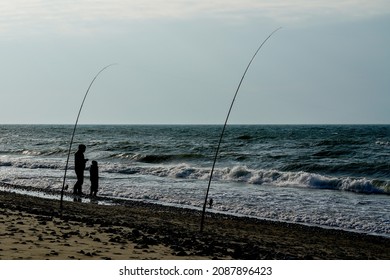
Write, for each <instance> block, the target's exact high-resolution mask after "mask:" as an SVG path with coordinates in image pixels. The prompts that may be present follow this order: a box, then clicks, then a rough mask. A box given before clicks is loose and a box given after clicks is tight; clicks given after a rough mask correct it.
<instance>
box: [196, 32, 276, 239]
mask: <svg viewBox="0 0 390 280" xmlns="http://www.w3.org/2000/svg"><path fill="white" fill-rule="evenodd" d="M279 29H281V27H279V28H277V29H275V30H274V31H272V32H271V34H270V35H268V37H267V38H266V39H265V40H264V41H263V42H262V43H261V44H260V46H259V47H258V48H257V50H256V52H255V54H254V55H253V56H252V59H251V60H250V61H249V63H248V65H247V67H246V69H245V71H244V74H243V75H242V77H241V80H240V82H239V84H238V87H237V89H236V93H235V94H234V97H233V100H232V103H231V104H230V108H229V111H228V114H227V116H226V119H225V124H224V126H223V128H222V132H221V135H220V137H219V142H218V146H217V149H216V151H215V156H214V161H213V166H212V168H211V172H210V177H209V183H208V186H207V191H206V196H205V199H204V204H203V211H202V219H201V222H200V232H202V231H203V226H204V217H205V213H206V205H207V199H208V196H209V191H210V185H211V180H212V178H213V173H214V169H215V163H216V162H217V157H218V152H219V149H220V147H221V143H222V138H223V135H224V133H225V129H226V125H227V122H228V120H229V116H230V113H231V111H232V108H233V104H234V101H235V100H236V97H237V94H238V91H239V90H240V87H241V84H242V81H243V80H244V78H245V75H246V72H248V69H249V67H250V66H251V64H252V61H253V60H254V59H255V57H256V55H257V53H258V52H259V51H260V49H261V48H262V47H263V45H264V44H265V42H267V41H268V39H269V38H270V37H271V36H272V35H273V34H274V33H275V32H276V31H278V30H279Z"/></svg>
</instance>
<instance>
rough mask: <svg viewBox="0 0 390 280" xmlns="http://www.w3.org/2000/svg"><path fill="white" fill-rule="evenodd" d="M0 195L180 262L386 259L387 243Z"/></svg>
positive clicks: (11, 203)
mask: <svg viewBox="0 0 390 280" xmlns="http://www.w3.org/2000/svg"><path fill="white" fill-rule="evenodd" d="M59 204H60V202H59V201H58V200H53V199H46V198H40V197H32V196H28V195H22V194H16V193H10V192H3V191H0V209H10V210H17V211H22V212H26V213H29V214H33V215H39V216H44V217H46V218H48V219H54V218H60V217H61V220H62V221H64V222H65V223H67V222H71V221H77V222H82V223H84V224H85V225H87V226H88V225H90V226H92V225H95V226H98V227H104V228H107V227H108V228H110V227H120V228H123V229H124V228H126V229H128V232H131V233H132V234H126V235H123V234H121V232H120V230H115V231H114V232H113V234H116V235H115V236H116V237H115V238H116V239H117V241H118V242H128V243H133V244H135V246H138V247H139V248H153V247H155V246H158V245H164V246H167V247H169V248H170V249H171V250H172V252H171V255H172V258H173V256H175V258H177V257H178V256H179V257H182V258H183V259H186V258H192V259H194V258H195V259H196V258H197V256H198V257H199V258H209V259H279V260H280V259H334V260H341V259H363V260H364V259H390V238H386V237H382V236H374V235H367V234H361V233H354V232H347V231H342V230H335V229H326V228H320V227H315V226H304V225H299V224H289V223H283V222H276V221H267V220H259V219H254V218H245V217H236V216H228V215H223V214H215V213H210V212H208V213H207V214H206V220H205V229H204V232H203V233H200V232H199V223H200V215H201V213H200V211H197V210H193V209H183V208H176V207H171V206H162V205H157V204H151V203H145V202H138V201H125V202H123V201H122V200H120V201H117V203H116V205H99V204H96V203H79V202H70V201H64V208H63V213H62V216H61V213H60V211H59V209H60V208H59Z"/></svg>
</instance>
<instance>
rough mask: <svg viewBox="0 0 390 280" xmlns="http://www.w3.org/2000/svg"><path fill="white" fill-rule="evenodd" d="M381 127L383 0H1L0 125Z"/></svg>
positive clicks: (389, 17) (389, 69) (387, 109)
mask: <svg viewBox="0 0 390 280" xmlns="http://www.w3.org/2000/svg"><path fill="white" fill-rule="evenodd" d="M279 27H282V28H281V29H280V30H278V31H277V32H276V33H275V34H274V35H273V36H272V37H271V38H270V39H269V40H268V41H267V42H266V44H265V45H264V46H263V47H262V49H261V50H260V52H259V53H258V55H257V56H256V58H255V60H254V61H253V63H252V65H251V67H250V69H249V71H248V73H247V75H246V77H245V79H244V81H243V84H242V86H241V88H240V90H239V92H238V96H237V99H236V101H235V103H234V107H233V110H232V113H231V115H230V119H229V123H232V124H388V123H390V32H389V30H390V1H388V0H288V1H286V0H285V1H282V0H272V1H269V0H240V1H237V0H149V1H148V0H67V1H60V0H40V1H39V0H3V1H1V2H0V48H1V53H0V62H1V63H0V76H1V82H0V96H1V103H0V104H1V105H0V106H1V108H0V123H2V124H73V123H74V122H75V120H76V117H77V113H78V110H79V108H80V105H81V102H82V100H83V97H84V94H85V92H86V91H87V88H88V86H89V84H90V83H91V81H92V79H93V78H94V76H95V75H96V74H97V73H98V72H99V71H100V70H101V69H102V68H103V67H105V66H107V65H109V64H111V63H115V65H113V66H111V67H109V68H107V69H106V70H104V71H103V72H102V73H101V74H100V75H99V77H98V78H97V79H96V80H95V82H94V84H93V85H92V87H91V89H90V91H89V94H88V96H87V98H86V100H85V104H84V107H83V110H82V112H81V115H80V119H79V123H80V124H221V123H223V122H224V120H225V117H226V114H227V111H228V109H229V106H230V103H231V101H232V99H233V96H234V93H235V91H236V89H237V86H238V83H239V81H240V79H241V76H242V75H243V73H244V70H245V68H246V66H247V64H248V62H249V60H250V59H251V58H252V56H253V54H254V53H255V51H256V49H257V48H258V47H259V45H260V44H261V43H262V42H263V40H264V39H265V38H267V36H268V35H269V34H270V33H271V32H272V31H274V30H275V29H277V28H279Z"/></svg>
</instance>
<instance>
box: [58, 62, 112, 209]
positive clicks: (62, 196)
mask: <svg viewBox="0 0 390 280" xmlns="http://www.w3.org/2000/svg"><path fill="white" fill-rule="evenodd" d="M115 64H116V63H113V64H109V65H107V66H105V67H103V68H102V69H101V70H100V71H99V72H98V73H97V74H96V76H95V77H94V78H93V79H92V82H91V83H90V84H89V87H88V89H87V91H86V92H85V95H84V98H83V102H81V106H80V109H79V113H78V114H77V118H76V123H75V124H74V128H73V133H72V137H71V139H70V144H69V150H68V157H67V159H66V165H65V173H64V180H63V182H62V189H61V200H60V213H61V214H62V202H63V198H64V189H65V181H66V172H67V171H68V164H69V157H70V152H71V151H72V144H73V139H74V135H75V133H76V128H77V123H78V122H79V118H80V114H81V110H82V109H83V106H84V102H85V99H86V98H87V95H88V92H89V90H90V89H91V86H92V84H93V83H94V82H95V80H96V79H97V77H98V76H99V75H100V73H102V72H103V71H104V70H106V69H107V68H108V67H110V66H113V65H115Z"/></svg>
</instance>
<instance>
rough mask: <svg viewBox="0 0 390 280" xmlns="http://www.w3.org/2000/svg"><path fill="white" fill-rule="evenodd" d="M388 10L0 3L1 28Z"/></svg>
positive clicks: (306, 1)
mask: <svg viewBox="0 0 390 280" xmlns="http://www.w3.org/2000/svg"><path fill="white" fill-rule="evenodd" d="M388 14H390V1H388V0H370V1H367V0H289V1H286V0H272V1H269V0H240V1H237V0H68V1H61V0H12V1H6V2H5V3H4V1H3V2H2V3H1V4H0V32H2V33H5V32H9V33H13V32H18V31H23V30H24V31H27V32H39V30H40V29H47V28H52V29H55V30H56V31H68V32H77V31H80V30H83V29H93V27H94V24H96V23H102V22H103V23H110V22H115V23H118V22H119V23H120V22H123V21H134V20H137V21H140V20H151V19H182V20H184V19H196V18H219V19H224V20H241V21H245V20H248V19H251V18H253V17H256V18H263V19H265V20H271V21H273V22H275V23H276V24H288V23H304V22H307V21H309V20H318V19H319V18H330V17H333V18H338V19H343V20H356V19H362V18H367V17H375V16H380V15H388Z"/></svg>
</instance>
